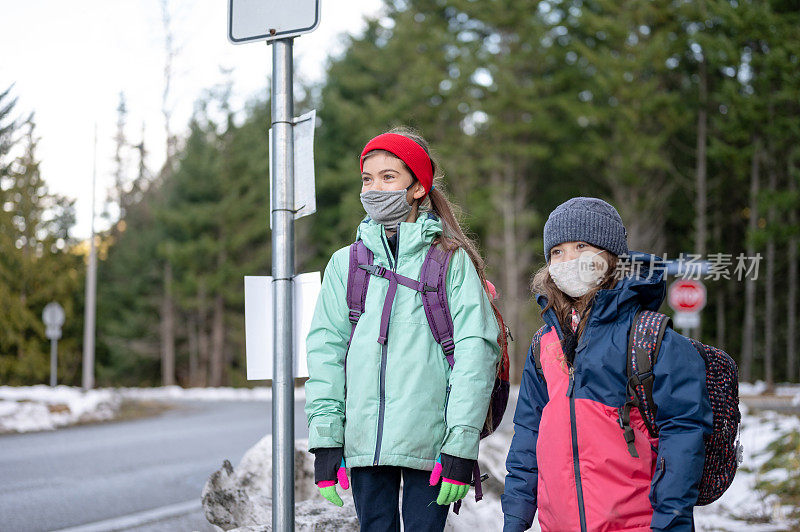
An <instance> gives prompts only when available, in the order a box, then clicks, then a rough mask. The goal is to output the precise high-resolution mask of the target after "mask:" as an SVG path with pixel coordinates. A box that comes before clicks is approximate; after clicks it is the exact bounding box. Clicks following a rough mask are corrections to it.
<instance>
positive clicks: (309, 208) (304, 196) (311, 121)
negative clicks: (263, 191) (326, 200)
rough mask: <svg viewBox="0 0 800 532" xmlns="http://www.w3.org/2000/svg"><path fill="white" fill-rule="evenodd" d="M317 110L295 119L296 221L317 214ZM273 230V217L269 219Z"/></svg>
mask: <svg viewBox="0 0 800 532" xmlns="http://www.w3.org/2000/svg"><path fill="white" fill-rule="evenodd" d="M316 123H317V110H316V109H313V110H311V111H309V112H307V113H306V114H304V115H301V116H298V117H296V118H295V119H294V124H293V125H292V137H293V138H294V142H293V144H294V150H293V151H294V159H293V160H294V165H293V167H294V209H295V211H296V212H295V213H294V219H295V220H297V219H298V218H302V217H303V216H308V215H309V214H314V213H315V212H317V195H316V194H317V192H316V187H315V185H314V179H315V178H314V128H315V127H316ZM268 141H269V169H270V170H269V191H270V193H269V212H272V128H269V136H268ZM269 228H270V229H272V216H270V217H269Z"/></svg>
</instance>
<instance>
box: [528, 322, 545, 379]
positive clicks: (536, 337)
mask: <svg viewBox="0 0 800 532" xmlns="http://www.w3.org/2000/svg"><path fill="white" fill-rule="evenodd" d="M546 328H547V325H542V326H541V327H539V330H538V331H536V332H535V333H533V338H532V339H531V351H533V361H534V362H535V365H536V373H538V374H539V375H540V376H541V377H542V378H544V370H542V351H541V349H540V345H539V344H540V342H541V340H542V335H543V334H544V330H545V329H546Z"/></svg>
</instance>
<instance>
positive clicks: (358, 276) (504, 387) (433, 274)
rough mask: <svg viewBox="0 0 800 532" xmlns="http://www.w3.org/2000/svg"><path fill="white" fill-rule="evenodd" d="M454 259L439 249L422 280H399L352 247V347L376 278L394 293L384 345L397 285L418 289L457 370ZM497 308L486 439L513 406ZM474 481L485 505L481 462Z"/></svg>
mask: <svg viewBox="0 0 800 532" xmlns="http://www.w3.org/2000/svg"><path fill="white" fill-rule="evenodd" d="M452 256H453V252H452V251H447V250H445V249H443V248H441V247H439V246H431V247H430V249H429V250H428V254H427V255H426V256H425V260H424V261H423V263H422V270H421V272H420V280H419V281H417V280H415V279H411V278H409V277H405V276H403V275H399V274H397V273H395V272H394V271H392V270H389V269H387V268H384V267H383V266H377V265H375V264H373V261H374V258H373V255H372V252H371V251H370V250H369V249H368V248H367V246H366V245H364V242H362V241H361V240H358V241H357V242H355V243H354V244H352V245H351V246H350V266H349V269H348V275H347V296H346V298H347V308H348V309H349V311H350V314H349V318H350V323H351V324H352V329H351V330H350V340H349V341H348V343H347V345H348V348H349V346H350V342H352V341H353V333H354V332H355V330H356V324H357V323H358V319H359V318H360V317H361V315H362V314H363V313H364V305H365V303H366V299H367V287H368V286H369V279H370V277H371V276H372V275H374V276H376V277H382V278H384V279H386V280H387V281H389V289H388V291H387V292H386V299H385V300H384V303H383V312H382V313H381V324H380V329H379V334H378V342H379V343H381V344H385V343H386V339H387V335H388V333H389V316H390V315H391V312H392V303H393V302H394V297H395V294H396V293H397V285H403V286H405V287H407V288H411V289H412V290H416V291H417V292H419V293H420V295H421V296H422V306H423V308H424V309H425V316H426V317H427V318H428V325H429V326H430V328H431V333H433V338H434V340H436V343H437V344H439V345H441V346H442V351H443V352H444V356H445V358H447V363H448V364H450V368H451V369H452V368H453V366H454V365H455V358H454V356H453V354H454V351H455V343H454V341H453V335H454V331H453V318H452V316H451V314H450V307H449V305H448V303H447V291H446V290H445V284H446V283H445V280H446V279H447V270H448V266H449V265H450V258H451V257H452ZM492 308H493V310H494V313H495V317H496V318H497V319H498V323H500V324H501V331H502V332H501V334H500V337H498V343H499V344H500V347H501V349H502V352H503V357H502V358H501V363H500V364H499V368H498V372H497V375H496V378H495V383H494V388H493V389H492V398H491V401H490V404H489V410H488V412H487V415H486V422H485V423H484V427H483V430H482V431H481V435H480V437H481V439H482V438H485V437H486V436H488V435H489V434H491V433H492V432H494V430H495V429H496V428H497V427H498V425H500V421H502V419H503V414H504V413H505V410H506V406H507V405H508V389H509V380H508V351H507V345H506V336H509V337H510V334H508V328H507V327H506V326H505V325H504V324H503V321H502V317H501V316H500V313H499V311H498V310H497V308H496V307H495V306H494V304H492ZM346 368H347V358H346V355H345V369H346ZM472 476H473V481H472V483H471V484H473V485H474V486H475V500H476V501H479V500H481V498H483V490H482V489H481V480H485V479H486V478H488V475H484V476H483V477H481V472H480V468H479V467H478V461H477V460H476V461H475V468H474V469H473V471H472ZM460 502H461V501H458V502H456V503H455V505H454V511H455V512H456V513H458V510H459V508H460V507H461V504H460Z"/></svg>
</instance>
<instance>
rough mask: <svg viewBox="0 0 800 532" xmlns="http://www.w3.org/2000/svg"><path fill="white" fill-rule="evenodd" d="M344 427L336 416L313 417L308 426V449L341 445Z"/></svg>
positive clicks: (342, 444) (342, 443)
mask: <svg viewBox="0 0 800 532" xmlns="http://www.w3.org/2000/svg"><path fill="white" fill-rule="evenodd" d="M343 446H344V427H343V426H342V422H341V421H340V420H339V419H338V418H334V417H319V418H314V419H313V420H312V421H311V423H310V424H309V426H308V449H309V450H313V449H317V448H320V447H343Z"/></svg>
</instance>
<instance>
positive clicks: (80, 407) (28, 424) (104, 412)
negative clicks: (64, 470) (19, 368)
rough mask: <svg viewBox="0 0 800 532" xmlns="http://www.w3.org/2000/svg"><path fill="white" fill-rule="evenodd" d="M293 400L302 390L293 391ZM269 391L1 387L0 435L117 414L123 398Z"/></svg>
mask: <svg viewBox="0 0 800 532" xmlns="http://www.w3.org/2000/svg"><path fill="white" fill-rule="evenodd" d="M294 397H295V400H304V399H305V389H304V388H303V387H302V386H301V387H298V388H295V390H294ZM270 399H272V390H271V389H270V388H267V387H263V386H262V387H258V388H181V387H180V386H164V387H158V388H97V389H94V390H89V391H86V392H84V391H83V390H82V389H81V388H78V387H72V386H56V387H55V388H52V387H50V386H46V385H44V384H40V385H36V386H0V434H2V433H8V432H32V431H39V430H53V429H57V428H59V427H65V426H68V425H74V424H77V423H88V422H97V421H109V420H112V419H114V418H115V417H116V415H117V413H118V411H119V408H120V405H121V404H122V402H123V401H124V400H133V401H165V402H169V401H269V400H270Z"/></svg>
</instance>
